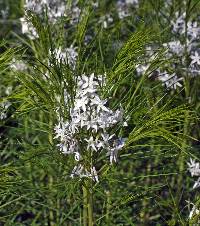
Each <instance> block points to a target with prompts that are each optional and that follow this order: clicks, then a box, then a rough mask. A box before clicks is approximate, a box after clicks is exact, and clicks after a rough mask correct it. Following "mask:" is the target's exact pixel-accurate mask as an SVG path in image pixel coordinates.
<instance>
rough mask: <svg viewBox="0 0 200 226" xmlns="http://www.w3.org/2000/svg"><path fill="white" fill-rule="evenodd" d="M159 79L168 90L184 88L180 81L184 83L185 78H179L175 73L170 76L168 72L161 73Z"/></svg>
mask: <svg viewBox="0 0 200 226" xmlns="http://www.w3.org/2000/svg"><path fill="white" fill-rule="evenodd" d="M158 79H159V80H160V81H162V82H163V84H164V85H165V86H166V87H167V88H172V89H176V88H177V87H182V84H181V83H179V81H182V80H183V78H178V77H177V75H175V73H173V74H172V75H169V74H168V73H167V72H166V71H165V72H163V73H159V77H158Z"/></svg>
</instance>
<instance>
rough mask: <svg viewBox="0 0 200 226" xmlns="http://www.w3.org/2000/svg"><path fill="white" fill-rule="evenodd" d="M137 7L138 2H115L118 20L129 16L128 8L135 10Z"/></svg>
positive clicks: (134, 0) (132, 0)
mask: <svg viewBox="0 0 200 226" xmlns="http://www.w3.org/2000/svg"><path fill="white" fill-rule="evenodd" d="M138 5H139V2H138V0H125V1H123V0H118V1H117V12H118V17H119V19H124V18H126V17H128V16H130V15H131V14H130V10H129V8H130V6H132V7H135V8H137V7H138Z"/></svg>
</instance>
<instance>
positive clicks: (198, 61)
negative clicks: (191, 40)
mask: <svg viewBox="0 0 200 226" xmlns="http://www.w3.org/2000/svg"><path fill="white" fill-rule="evenodd" d="M190 58H191V59H192V61H191V63H190V64H191V65H192V64H197V65H200V55H199V53H198V52H197V51H195V52H194V55H191V56H190Z"/></svg>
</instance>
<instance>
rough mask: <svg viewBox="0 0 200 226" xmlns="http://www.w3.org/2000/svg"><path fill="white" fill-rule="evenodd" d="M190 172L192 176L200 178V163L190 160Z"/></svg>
mask: <svg viewBox="0 0 200 226" xmlns="http://www.w3.org/2000/svg"><path fill="white" fill-rule="evenodd" d="M187 165H188V170H189V171H190V173H191V176H192V177H193V176H200V164H199V162H196V161H195V160H193V159H192V158H190V162H188V163H187Z"/></svg>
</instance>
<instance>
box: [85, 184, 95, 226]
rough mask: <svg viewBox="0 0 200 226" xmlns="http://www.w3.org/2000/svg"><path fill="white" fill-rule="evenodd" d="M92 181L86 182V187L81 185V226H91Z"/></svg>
mask: <svg viewBox="0 0 200 226" xmlns="http://www.w3.org/2000/svg"><path fill="white" fill-rule="evenodd" d="M90 188H92V180H87V181H86V185H83V187H82V189H83V225H84V226H93V225H94V222H93V194H92V190H91V191H90Z"/></svg>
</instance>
